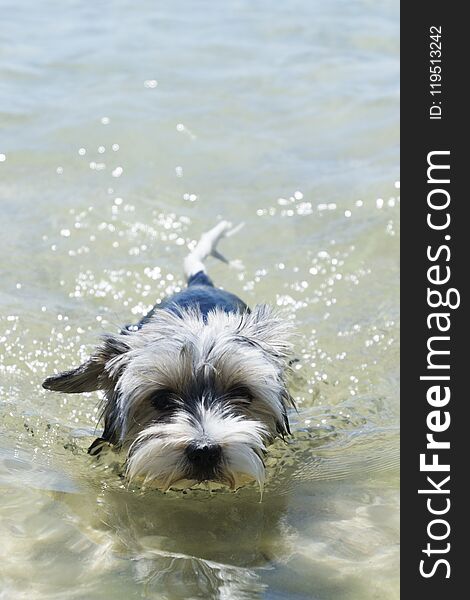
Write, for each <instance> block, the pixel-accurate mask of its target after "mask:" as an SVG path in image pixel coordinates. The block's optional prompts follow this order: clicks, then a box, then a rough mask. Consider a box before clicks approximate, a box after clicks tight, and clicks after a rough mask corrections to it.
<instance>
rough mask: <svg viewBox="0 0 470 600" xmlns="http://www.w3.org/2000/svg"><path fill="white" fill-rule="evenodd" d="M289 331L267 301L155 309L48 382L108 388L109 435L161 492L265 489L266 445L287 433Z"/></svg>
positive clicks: (131, 468)
mask: <svg viewBox="0 0 470 600" xmlns="http://www.w3.org/2000/svg"><path fill="white" fill-rule="evenodd" d="M289 334H290V325H289V324H288V323H286V322H284V321H283V320H282V319H280V318H279V317H278V316H276V315H275V314H274V313H273V312H272V311H271V310H270V309H269V308H268V307H266V306H257V307H255V309H254V310H253V311H252V312H251V313H249V312H245V313H225V312H223V311H221V310H216V311H212V312H210V313H209V314H208V316H207V319H204V318H203V316H202V315H201V313H200V312H199V311H198V310H194V309H191V310H179V311H178V312H176V311H175V312H171V311H167V310H157V311H155V313H154V315H153V316H152V317H151V319H150V320H149V322H147V323H146V324H145V325H144V326H143V327H142V328H141V329H139V330H136V331H131V332H125V333H123V334H119V335H107V336H105V337H104V338H103V342H102V345H101V346H100V347H99V348H98V349H97V350H96V352H95V353H94V354H93V355H92V356H91V357H90V358H89V359H88V361H86V362H85V363H84V364H83V365H80V366H79V367H77V368H76V369H73V370H71V371H68V372H65V373H61V374H59V375H54V376H52V377H49V378H47V379H46V380H45V382H44V384H43V385H44V387H45V388H47V389H52V390H57V391H63V392H71V393H74V392H84V391H92V390H96V389H101V390H103V391H104V394H105V398H104V404H103V417H104V423H105V429H104V433H103V439H104V440H106V441H108V442H110V443H111V444H113V445H115V446H116V447H118V448H121V449H123V450H124V451H125V452H126V453H127V460H126V474H127V476H128V478H129V479H130V480H133V479H143V480H144V481H150V480H151V481H152V482H153V484H154V485H155V486H156V487H159V488H160V489H163V490H165V489H168V488H169V487H170V486H172V485H174V484H175V483H176V482H180V481H182V480H185V481H186V482H187V484H188V485H191V484H192V483H194V482H200V481H217V482H219V483H223V484H226V485H228V486H229V487H230V488H232V489H235V488H236V487H238V486H239V485H240V484H241V483H243V482H244V481H245V480H250V479H251V480H256V481H257V482H258V484H259V486H260V487H262V485H263V482H264V477H265V470H264V464H263V455H264V453H265V451H266V446H267V444H269V443H270V442H271V441H272V440H273V439H274V438H275V437H277V436H281V437H283V436H284V435H286V434H287V433H289V423H288V418H287V410H286V409H287V406H288V404H289V403H291V402H292V401H291V399H290V396H289V394H288V392H287V389H286V385H285V372H286V368H287V358H288V355H289V353H290V350H291V345H290V342H289Z"/></svg>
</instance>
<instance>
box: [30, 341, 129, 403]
mask: <svg viewBox="0 0 470 600" xmlns="http://www.w3.org/2000/svg"><path fill="white" fill-rule="evenodd" d="M125 337H126V336H125V335H119V336H114V335H106V336H104V337H103V342H102V344H101V346H99V347H98V348H97V350H96V352H94V353H93V354H92V356H90V358H89V359H88V360H86V361H85V362H84V363H83V364H81V365H80V366H78V367H75V369H70V370H69V371H64V372H62V373H58V374H56V375H51V376H49V377H47V378H46V379H45V380H44V381H43V383H42V387H43V388H45V389H46V390H53V391H56V392H65V393H67V394H77V393H81V392H94V391H95V390H100V389H103V388H107V387H109V385H110V382H111V378H110V376H109V374H108V373H107V372H106V370H105V367H106V363H107V362H108V361H110V360H111V359H113V358H116V357H117V356H119V355H120V354H123V353H124V352H127V350H129V346H128V345H127V344H126V343H125V341H124V339H122V338H125Z"/></svg>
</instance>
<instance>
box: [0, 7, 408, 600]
mask: <svg viewBox="0 0 470 600" xmlns="http://www.w3.org/2000/svg"><path fill="white" fill-rule="evenodd" d="M1 15H2V16H1V27H0V131H1V133H0V236H1V245H2V252H1V253H0V269H1V271H2V285H1V288H0V308H1V314H2V316H1V322H0V355H1V361H0V362H1V367H0V371H1V380H0V401H1V415H0V498H1V500H0V539H1V543H0V598H2V599H3V598H8V599H9V598H15V599H21V598H27V599H28V600H36V599H47V600H50V599H52V598H58V599H59V598H60V599H61V600H63V599H82V598H83V599H85V598H86V599H98V598H116V599H119V598H158V599H177V598H224V599H228V598H230V599H232V598H235V599H237V598H270V599H276V600H277V599H303V598H314V599H319V600H329V599H331V600H338V599H347V600H369V599H375V598H377V599H379V598H380V599H381V600H388V599H394V598H397V597H398V468H397V464H398V342H399V339H398V317H399V314H398V291H399V288H398V235H399V230H398V227H399V223H398V217H399V183H398V181H397V180H398V179H399V174H398V157H399V153H398V142H399V139H398V94H399V90H398V3H397V2H395V1H388V0H385V1H381V2H372V1H366V0H363V1H348V2H345V1H343V0H332V1H331V2H319V1H318V0H296V1H293V2H288V3H287V2H284V3H281V2H278V3H276V2H266V1H260V2H256V3H254V2H249V1H248V0H238V1H236V0H230V1H228V2H224V3H216V2H207V1H198V2H190V1H174V2H159V3H156V2H153V1H150V0H148V1H146V0H138V1H137V0H136V1H134V2H124V1H116V2H108V1H103V2H95V3H90V2H79V1H78V0H77V1H73V0H69V1H67V2H60V1H59V0H56V1H53V0H42V1H41V2H33V1H32V0H30V1H27V0H25V1H24V2H13V1H11V0H3V2H1ZM219 216H220V217H223V218H227V219H231V220H232V221H233V222H240V221H244V222H245V227H244V229H243V230H242V231H241V232H240V233H239V234H238V235H237V236H236V237H233V238H230V239H228V240H226V241H225V242H224V246H223V251H224V252H225V253H226V255H227V256H228V257H229V258H238V259H240V260H242V262H243V264H244V269H243V270H241V271H233V270H229V269H227V267H225V265H223V264H221V263H215V262H212V263H211V264H210V269H211V274H212V275H213V277H214V279H215V280H216V282H218V283H219V284H220V285H222V286H224V287H227V288H230V289H231V290H232V291H234V292H236V293H238V294H239V295H241V296H242V297H243V298H244V299H246V300H247V301H248V302H249V303H251V304H255V303H257V302H270V303H274V304H277V305H278V306H279V309H280V310H281V311H283V312H284V313H285V314H286V316H288V317H292V318H294V320H295V323H296V325H297V329H298V331H299V336H298V339H297V344H296V346H297V347H296V355H297V356H298V358H299V362H298V363H297V365H296V371H295V375H294V377H293V378H292V382H291V389H292V392H293V394H294V396H295V397H296V398H297V402H298V407H299V412H298V414H295V413H294V414H293V415H292V421H293V431H294V435H293V438H292V439H290V440H289V442H288V444H287V445H284V444H277V445H275V446H274V447H273V448H272V450H271V453H270V459H269V483H268V486H267V490H266V492H265V495H264V499H263V502H262V503H259V495H258V493H257V491H256V489H255V488H251V487H247V488H245V489H243V490H240V491H239V492H238V493H236V494H232V493H229V492H214V493H212V494H210V493H209V492H207V491H204V490H197V491H192V492H189V493H187V494H182V493H177V492H170V493H169V494H167V495H163V494H160V493H159V492H155V491H154V492H150V491H148V492H145V493H142V492H141V491H139V490H138V489H133V488H130V489H128V488H126V486H125V485H123V484H122V481H121V479H120V478H119V475H118V470H117V469H116V468H115V467H114V466H112V465H111V466H109V467H107V468H106V467H105V466H103V465H99V464H96V463H95V462H93V461H92V460H91V459H90V458H89V457H88V456H87V455H86V448H87V446H88V444H89V443H90V441H91V440H92V439H93V434H94V428H95V425H96V417H97V408H96V406H97V400H98V398H97V396H96V395H95V394H88V395H81V396H69V397H65V396H61V395H58V394H51V393H46V392H45V391H43V390H42V388H41V387H40V383H41V381H42V379H43V377H44V376H45V375H46V374H49V373H51V372H52V371H53V370H54V369H62V368H66V367H69V366H72V365H75V364H76V363H77V362H78V361H79V360H80V359H81V358H83V357H85V356H86V355H87V353H88V352H89V351H90V349H91V347H92V344H93V342H94V341H95V340H96V338H97V336H98V335H99V333H100V332H101V331H103V330H113V331H114V330H115V329H116V327H117V326H118V325H121V324H123V323H129V322H132V321H133V320H136V319H138V317H139V316H140V315H142V314H143V313H144V312H145V310H146V309H147V308H148V307H149V306H150V305H151V304H153V302H154V301H155V300H156V298H158V297H160V296H163V295H164V294H167V293H169V292H171V291H174V290H175V289H177V287H178V286H181V285H182V284H183V281H182V272H181V261H182V257H183V256H184V254H185V252H186V248H187V246H188V244H189V243H190V242H191V241H193V240H194V239H196V238H197V237H198V236H199V234H200V233H201V231H203V230H204V229H205V228H207V227H209V226H211V225H212V224H213V223H215V222H216V220H217V218H218V217H219Z"/></svg>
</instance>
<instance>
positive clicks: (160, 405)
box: [150, 390, 175, 411]
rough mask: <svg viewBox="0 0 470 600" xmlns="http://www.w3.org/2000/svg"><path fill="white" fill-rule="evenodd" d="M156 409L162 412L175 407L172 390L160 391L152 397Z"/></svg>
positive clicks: (151, 400)
mask: <svg viewBox="0 0 470 600" xmlns="http://www.w3.org/2000/svg"><path fill="white" fill-rule="evenodd" d="M150 402H151V404H152V406H153V407H154V408H156V409H157V410H160V411H167V410H171V409H173V408H174V406H175V402H174V397H173V394H172V392H171V391H170V390H158V391H156V392H154V393H153V394H152V395H151V396H150Z"/></svg>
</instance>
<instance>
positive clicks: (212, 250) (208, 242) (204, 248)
mask: <svg viewBox="0 0 470 600" xmlns="http://www.w3.org/2000/svg"><path fill="white" fill-rule="evenodd" d="M242 227H243V223H240V224H239V225H237V226H236V227H232V224H231V223H229V222H228V221H221V222H220V223H218V224H217V225H216V226H215V227H213V228H212V229H211V230H210V231H207V232H206V233H203V234H202V235H201V239H200V240H199V242H198V243H197V245H196V247H195V248H194V250H192V251H191V252H190V253H189V254H188V255H187V256H186V258H185V259H184V274H185V275H186V278H187V279H189V278H190V277H192V276H193V275H196V273H200V272H201V271H202V272H203V273H205V272H206V268H205V265H204V261H205V260H206V258H207V257H208V256H214V257H215V258H218V259H219V260H221V261H222V262H224V263H226V264H228V265H230V266H232V267H235V268H240V267H241V263H240V262H239V261H236V260H233V261H228V260H227V259H226V258H225V257H224V256H222V254H220V252H219V251H218V250H217V244H218V243H219V240H220V239H221V238H223V237H229V236H231V235H233V234H234V233H237V231H239V230H240V229H241V228H242Z"/></svg>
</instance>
